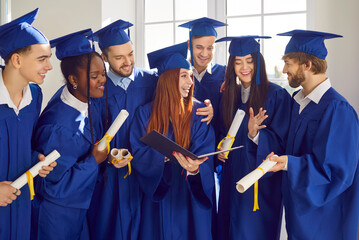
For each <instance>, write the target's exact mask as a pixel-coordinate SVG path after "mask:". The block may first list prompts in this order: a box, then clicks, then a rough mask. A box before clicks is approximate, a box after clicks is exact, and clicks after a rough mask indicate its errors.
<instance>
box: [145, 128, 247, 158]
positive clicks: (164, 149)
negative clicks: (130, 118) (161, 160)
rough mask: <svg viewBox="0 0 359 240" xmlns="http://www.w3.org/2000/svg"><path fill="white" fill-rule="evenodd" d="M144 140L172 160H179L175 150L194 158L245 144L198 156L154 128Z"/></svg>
mask: <svg viewBox="0 0 359 240" xmlns="http://www.w3.org/2000/svg"><path fill="white" fill-rule="evenodd" d="M140 140H141V141H142V142H144V143H145V144H147V145H148V146H150V147H152V148H153V149H155V150H157V151H158V152H159V153H161V154H162V155H164V156H166V157H167V158H169V159H170V160H171V161H175V162H177V160H176V158H175V157H174V156H173V155H172V153H173V152H179V153H181V154H182V155H183V156H185V157H189V158H191V159H193V160H196V159H200V158H204V157H208V156H212V155H216V154H219V153H222V152H227V151H232V150H235V149H238V148H242V147H243V146H238V147H233V148H230V149H226V150H222V151H218V152H211V153H207V154H202V155H200V156H197V155H196V154H194V153H191V152H190V151H188V150H187V149H185V148H183V147H181V146H180V145H178V144H177V143H175V142H174V141H172V140H171V139H169V138H167V137H166V136H164V135H162V134H161V133H159V132H157V131H156V130H152V131H151V132H150V133H148V134H146V135H145V136H143V137H142V138H140Z"/></svg>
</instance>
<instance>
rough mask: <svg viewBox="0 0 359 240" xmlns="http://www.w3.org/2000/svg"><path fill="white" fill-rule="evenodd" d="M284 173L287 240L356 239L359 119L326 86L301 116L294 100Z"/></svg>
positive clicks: (341, 99) (343, 100) (358, 202)
mask: <svg viewBox="0 0 359 240" xmlns="http://www.w3.org/2000/svg"><path fill="white" fill-rule="evenodd" d="M286 153H287V154H288V171H283V203H284V206H285V217H286V227H287V232H288V239H326V240H330V239H333V240H334V239H335V240H339V239H353V240H354V239H356V238H357V233H358V219H359V168H358V161H359V123H358V116H357V114H356V113H355V111H354V109H353V108H352V107H351V106H350V105H349V103H348V102H347V101H346V100H345V99H344V98H343V97H342V96H341V95H340V94H339V93H337V92H336V91H335V90H334V89H333V88H330V89H329V90H328V91H327V92H326V93H325V94H324V95H323V97H322V98H321V99H320V101H319V103H318V104H315V103H314V102H310V103H309V104H308V106H306V107H305V108H304V109H303V111H302V112H301V114H299V105H298V104H297V103H296V102H295V101H294V100H293V110H292V120H291V125H290V131H289V134H288V143H287V148H286Z"/></svg>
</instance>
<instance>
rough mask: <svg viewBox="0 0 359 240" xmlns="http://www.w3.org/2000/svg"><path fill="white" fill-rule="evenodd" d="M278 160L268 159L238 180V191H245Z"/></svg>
mask: <svg viewBox="0 0 359 240" xmlns="http://www.w3.org/2000/svg"><path fill="white" fill-rule="evenodd" d="M276 163H277V162H274V161H271V160H269V159H266V160H265V161H264V162H263V163H262V164H261V165H259V166H258V167H257V168H256V169H255V170H254V171H252V172H250V173H248V174H247V175H246V176H244V177H243V178H242V179H241V180H239V181H238V182H237V186H236V188H237V191H238V192H240V193H244V192H245V191H247V189H248V188H249V187H251V186H252V185H253V184H254V183H255V182H256V181H258V180H259V179H260V178H261V177H263V175H264V174H266V173H267V172H268V171H269V169H271V168H272V167H273V166H274V165H276Z"/></svg>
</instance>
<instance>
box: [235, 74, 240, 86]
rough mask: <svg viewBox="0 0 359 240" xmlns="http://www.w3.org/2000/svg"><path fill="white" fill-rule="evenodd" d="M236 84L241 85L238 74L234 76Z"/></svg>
mask: <svg viewBox="0 0 359 240" xmlns="http://www.w3.org/2000/svg"><path fill="white" fill-rule="evenodd" d="M236 84H237V85H241V80H239V77H238V76H236Z"/></svg>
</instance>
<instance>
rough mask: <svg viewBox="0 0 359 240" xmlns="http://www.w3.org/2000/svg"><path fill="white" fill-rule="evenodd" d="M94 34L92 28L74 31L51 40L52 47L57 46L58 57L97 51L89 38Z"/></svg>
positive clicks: (62, 57)
mask: <svg viewBox="0 0 359 240" xmlns="http://www.w3.org/2000/svg"><path fill="white" fill-rule="evenodd" d="M91 36H92V30H91V29H90V28H88V29H85V30H82V31H78V32H74V33H71V34H68V35H65V36H62V37H59V38H56V39H53V40H51V41H50V44H51V47H52V48H53V47H56V57H57V58H58V59H59V60H62V59H64V58H65V57H74V56H79V55H82V54H86V53H90V52H93V51H95V50H94V49H93V47H92V46H91V43H90V42H89V40H88V37H91Z"/></svg>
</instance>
